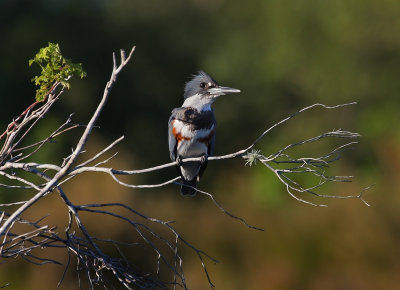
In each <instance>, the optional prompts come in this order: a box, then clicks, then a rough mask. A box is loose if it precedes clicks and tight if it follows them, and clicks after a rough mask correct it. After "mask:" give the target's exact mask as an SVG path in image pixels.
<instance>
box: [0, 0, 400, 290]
mask: <svg viewBox="0 0 400 290" xmlns="http://www.w3.org/2000/svg"><path fill="white" fill-rule="evenodd" d="M399 15H400V2H399V1H396V0H379V1H378V0H350V1H348V0H334V1H333V0H332V1H330V0H327V1H318V0H307V1H306V0H282V1H272V0H267V1H265V0H263V1H261V0H254V1H247V2H244V1H239V0H231V1H228V0H216V1H212V0H170V1H161V0H147V1H140V0H133V1H127V0H126V1H123V0H114V1H108V0H101V1H98V0H97V1H94V0H93V1H89V0H86V1H78V0H72V1H65V0H62V1H51V0H41V1H39V0H38V1H8V0H5V1H2V2H1V3H0V32H1V35H2V41H1V43H2V44H1V45H0V64H1V70H0V92H1V97H0V98H1V106H0V115H1V118H0V125H1V127H2V128H5V127H6V125H7V124H8V122H9V121H10V120H11V119H12V118H13V117H14V116H16V115H18V114H19V113H20V112H22V111H23V110H24V109H25V108H26V107H27V106H28V105H29V104H30V103H31V102H32V101H33V97H34V94H35V87H34V85H33V84H32V83H30V79H31V78H32V77H33V76H34V75H35V74H38V73H36V72H33V71H32V69H29V68H28V66H27V61H28V60H29V59H31V58H32V56H33V55H34V54H35V53H36V52H37V51H38V50H39V49H40V48H41V47H44V46H46V45H47V43H48V42H53V43H59V44H60V47H61V49H62V52H63V55H65V56H66V57H67V58H70V59H72V61H73V62H77V63H82V64H83V67H84V68H85V71H86V72H87V78H85V79H84V80H79V79H78V78H76V79H74V80H71V82H72V89H71V90H69V91H68V92H66V93H65V95H64V96H63V98H62V99H61V101H60V102H59V103H58V105H56V107H55V109H54V110H53V111H52V113H51V114H50V116H49V117H48V119H47V122H46V120H43V121H42V122H41V124H40V128H38V130H37V131H35V132H33V134H32V136H31V137H30V138H31V139H30V141H34V140H37V138H40V137H44V136H45V135H46V133H48V132H50V131H51V129H54V128H56V127H57V124H59V123H61V122H63V121H65V119H66V118H67V117H68V115H69V114H70V113H71V112H76V114H75V116H74V120H75V121H77V122H81V123H86V122H87V120H88V119H89V116H90V114H91V112H92V111H93V110H94V108H95V106H96V105H97V102H98V100H99V99H100V97H101V94H102V90H103V88H104V85H105V82H106V80H107V78H108V77H109V75H110V72H111V68H112V59H111V52H112V51H117V50H118V49H119V48H125V49H129V48H130V47H131V46H132V45H136V46H137V50H136V52H135V54H134V58H133V61H132V63H131V64H130V65H129V66H128V68H127V69H126V70H125V71H124V72H123V74H122V75H121V77H120V78H119V81H118V83H117V85H116V86H115V88H114V91H113V93H112V97H111V100H110V102H109V103H108V104H107V107H106V110H105V111H104V114H103V115H102V117H101V118H100V120H99V124H100V126H101V129H100V130H96V131H95V133H94V134H95V135H94V137H93V139H92V140H91V142H90V143H89V146H90V148H91V149H92V150H95V149H96V148H97V149H98V148H100V147H101V146H104V145H105V144H107V142H109V141H111V140H112V139H114V138H116V137H119V136H120V135H122V134H124V135H125V136H126V140H125V143H124V145H123V146H122V148H121V147H120V148H119V151H120V154H119V157H118V158H117V160H116V161H114V162H115V163H114V165H113V166H114V167H123V168H132V169H133V168H144V167H148V166H151V165H154V164H160V163H164V162H167V161H168V149H167V148H168V146H167V125H166V124H167V120H168V117H169V114H170V111H171V110H172V108H174V107H177V106H180V104H181V102H182V89H183V84H184V82H185V81H187V80H188V77H189V75H190V74H193V73H194V72H196V71H197V70H199V69H203V70H205V71H206V72H209V73H210V74H211V75H212V76H213V77H214V78H215V79H217V80H218V81H219V82H220V83H221V84H223V85H227V86H232V87H236V88H239V89H241V90H242V93H241V94H237V95H236V94H235V95H231V96H226V97H224V98H221V99H220V100H219V101H218V102H217V103H216V104H215V106H214V108H215V110H216V115H217V120H218V137H217V147H216V153H217V154H222V153H229V152H233V151H236V150H237V149H240V148H242V147H244V146H245V145H247V144H249V143H250V142H251V141H252V140H254V139H255V138H256V136H257V135H258V134H259V133H260V132H262V131H263V130H264V129H265V128H267V127H268V126H269V125H271V124H273V123H274V122H276V121H278V120H280V119H281V118H283V117H285V116H286V115H288V114H290V113H292V112H294V111H295V110H297V109H299V108H301V107H304V106H307V105H310V104H312V103H318V102H321V103H326V104H338V103H343V102H350V101H357V102H358V103H359V105H357V106H355V107H352V108H347V109H344V110H341V111H329V112H327V111H323V110H315V111H313V112H311V113H307V114H304V115H302V116H300V117H299V118H297V119H296V120H293V121H292V122H291V123H289V124H287V125H285V126H284V127H282V128H281V129H279V130H276V131H274V132H272V134H271V135H269V136H268V137H267V138H266V139H265V141H264V142H263V143H262V144H261V145H260V148H259V149H262V150H263V151H264V152H272V151H273V150H276V149H279V148H280V147H282V146H284V145H286V144H287V142H293V141H296V140H298V139H299V138H307V137H310V136H311V135H312V134H315V133H318V132H322V131H324V130H330V129H333V128H344V129H348V130H353V131H357V132H359V133H360V134H361V135H362V136H363V137H362V138H361V139H360V144H359V145H358V146H357V148H356V149H355V150H353V151H350V152H347V154H346V156H345V161H341V162H340V163H339V164H338V170H337V172H336V173H339V174H350V175H353V174H354V175H356V177H357V178H356V181H355V183H353V184H352V185H349V186H344V185H339V186H332V187H329V188H327V189H326V190H327V191H329V192H331V191H334V192H349V193H357V192H359V191H360V190H361V189H362V188H364V187H366V186H368V185H370V184H372V183H374V184H376V185H375V187H374V189H373V190H371V191H370V192H368V193H367V195H366V199H367V200H368V201H369V202H370V203H371V204H372V206H371V207H370V208H367V207H365V206H364V205H362V204H361V203H360V202H359V201H355V200H347V201H343V200H342V201H339V202H338V201H333V200H319V201H320V202H325V203H328V204H329V205H330V207H329V208H327V209H325V208H314V207H310V206H307V205H304V204H301V203H298V202H296V201H295V200H293V199H291V198H290V197H288V195H287V194H286V192H285V189H284V187H283V186H281V185H280V184H279V183H278V181H277V180H276V179H275V178H274V177H273V176H272V175H271V174H270V173H269V172H268V171H267V170H266V169H264V168H262V167H261V166H255V167H254V166H253V167H251V168H249V167H243V163H241V162H240V161H238V160H229V161H226V162H219V163H214V162H213V163H211V164H210V166H209V168H208V170H207V172H206V174H205V176H204V179H203V180H202V182H201V188H202V189H205V190H207V191H210V192H212V193H214V195H215V196H216V198H217V199H218V200H219V201H220V202H221V203H222V204H223V205H224V206H225V207H226V208H227V209H229V210H230V211H232V212H233V213H235V214H237V215H240V216H242V217H244V218H246V220H247V221H248V222H250V223H251V224H255V225H257V226H261V227H263V228H265V232H256V231H252V230H249V229H247V228H245V227H244V226H243V225H242V224H239V223H237V222H236V221H235V220H232V219H230V218H228V217H227V216H225V215H224V214H222V213H221V212H219V211H218V210H217V209H216V208H215V207H214V206H213V205H212V203H211V202H210V201H208V200H207V199H206V198H204V197H202V196H198V197H196V198H194V199H182V198H181V197H180V196H179V194H178V189H177V188H176V187H170V188H165V189H160V190H146V191H132V190H126V189H121V188H120V187H119V186H116V185H115V184H114V183H113V182H112V181H111V180H109V179H108V178H101V180H99V177H96V176H87V177H86V178H82V179H77V180H76V182H75V183H71V185H69V186H68V187H67V188H66V192H67V193H69V194H70V195H71V198H73V200H75V201H77V200H82V201H86V202H93V201H107V200H108V201H121V202H126V203H128V204H130V205H132V206H133V207H134V208H136V209H138V210H141V211H143V212H144V213H145V214H147V215H150V216H155V217H158V218H165V219H166V220H176V221H177V223H176V226H177V228H178V229H179V230H181V231H182V232H183V233H184V235H185V237H186V238H187V239H189V240H191V241H194V243H195V245H196V246H198V247H200V248H201V249H203V250H205V251H206V252H207V253H209V254H210V255H212V256H213V257H215V258H217V259H218V260H220V261H221V263H220V264H218V265H213V264H211V263H210V265H209V267H210V268H209V271H210V272H211V277H212V279H213V280H214V282H215V284H216V286H217V289H397V287H398V285H399V283H400V276H399V275H398V273H399V271H400V262H399V261H400V259H399V256H400V251H399V247H398V245H399V243H400V236H399V234H398V233H399V230H400V223H399V217H398V213H399V208H400V199H399V189H398V188H399V183H400V167H399V164H400V130H399V114H398V109H399V105H400V98H399V96H398V94H399V91H400V81H399V76H400V37H399V35H400V17H399ZM78 133H79V132H77V133H75V135H74V134H69V135H67V136H63V137H61V138H60V139H58V143H57V144H53V145H51V146H47V147H46V150H45V151H44V152H43V153H42V154H41V155H38V156H37V159H39V160H41V161H45V160H54V159H57V158H58V159H59V161H60V163H61V162H62V159H61V157H62V156H66V155H68V152H70V147H71V146H72V145H73V144H74V140H76V139H74V137H76V135H77V134H78ZM155 136H157V137H156V138H155ZM327 148H329V143H322V144H321V145H320V147H318V148H308V149H307V148H304V149H301V150H300V152H299V153H298V154H303V155H304V154H305V155H307V154H309V153H311V152H319V151H318V150H323V149H327ZM302 150H304V151H302ZM174 174H175V173H174V170H173V169H171V171H166V172H165V173H164V172H163V173H160V174H157V175H154V176H150V177H141V179H140V180H139V179H135V180H131V181H133V182H157V181H159V180H160V179H161V180H165V179H167V178H168V177H169V176H173V175H174ZM93 183H94V184H93ZM0 193H1V196H0V201H2V200H3V199H4V200H10V199H12V198H13V196H10V195H11V193H8V192H7V191H5V190H4V189H0ZM314 201H315V200H314ZM58 203H59V201H58V200H57V197H56V196H54V198H53V199H52V200H50V201H46V202H43V203H42V204H40V205H37V206H36V207H34V208H32V212H31V213H30V214H31V215H32V217H36V218H38V217H41V216H43V215H44V214H45V213H47V212H49V211H50V212H51V213H52V214H53V216H55V217H59V220H60V222H61V221H63V217H64V216H65V212H63V211H62V210H58V211H57V209H61V208H62V207H61V205H58ZM53 211H54V212H53ZM58 214H59V216H58ZM97 223H98V221H97ZM93 227H94V229H93V231H97V232H98V233H99V234H100V235H102V236H103V237H108V235H109V234H110V235H111V234H113V235H114V237H115V236H118V237H122V238H123V239H129V232H126V231H125V229H124V228H123V227H121V228H116V227H115V225H111V224H110V225H109V224H107V222H106V221H104V223H102V227H98V226H96V223H94V224H93ZM105 229H107V230H105ZM111 229H112V230H111ZM193 229H196V231H193ZM61 259H62V258H61ZM187 259H188V260H187V264H186V266H187V268H186V274H187V275H188V281H189V286H190V287H191V289H205V287H206V285H207V281H206V278H205V277H204V275H203V274H202V270H201V266H200V265H199V263H198V260H197V258H196V257H195V256H191V254H190V252H189V251H188V252H187ZM61 272H62V269H61V267H54V266H50V265H46V266H42V267H34V266H30V265H26V264H18V263H17V261H11V262H10V261H7V263H6V264H0V285H2V284H3V281H4V282H6V281H9V280H11V281H12V282H13V284H12V286H11V287H10V289H30V288H31V286H32V285H40V288H41V289H54V288H55V285H56V283H57V281H58V279H59V277H60V275H61ZM49 273H51V275H49ZM67 278H68V280H67V281H66V282H65V283H64V284H63V285H64V289H76V287H77V284H76V282H75V280H74V279H75V276H74V275H73V273H69V275H68V276H67ZM43 281H45V282H43ZM35 283H36V284H35ZM46 287H47V288H46Z"/></svg>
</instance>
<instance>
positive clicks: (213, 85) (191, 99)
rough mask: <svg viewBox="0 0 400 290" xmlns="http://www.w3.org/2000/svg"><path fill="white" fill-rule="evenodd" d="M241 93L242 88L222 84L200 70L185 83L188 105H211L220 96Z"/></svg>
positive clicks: (185, 95)
mask: <svg viewBox="0 0 400 290" xmlns="http://www.w3.org/2000/svg"><path fill="white" fill-rule="evenodd" d="M229 93H240V90H237V89H233V88H228V87H223V86H220V85H219V84H218V83H217V82H216V81H215V80H214V79H213V78H212V77H211V76H210V75H208V74H207V73H205V72H203V71H199V72H198V74H197V75H194V76H193V78H192V79H191V80H190V81H188V82H187V83H186V85H185V90H184V98H185V102H184V105H185V104H186V105H187V106H188V107H189V106H190V107H196V108H198V107H199V106H200V107H201V108H202V107H204V106H210V105H211V104H212V103H213V102H214V101H215V100H216V99H217V98H218V97H219V96H222V95H226V94H229Z"/></svg>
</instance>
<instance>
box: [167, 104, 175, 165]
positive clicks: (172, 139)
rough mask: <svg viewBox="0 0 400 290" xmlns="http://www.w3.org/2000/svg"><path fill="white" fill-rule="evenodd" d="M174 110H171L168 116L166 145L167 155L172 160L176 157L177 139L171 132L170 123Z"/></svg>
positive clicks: (173, 118) (173, 117)
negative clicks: (167, 147) (167, 148)
mask: <svg viewBox="0 0 400 290" xmlns="http://www.w3.org/2000/svg"><path fill="white" fill-rule="evenodd" d="M175 110H176V109H174V110H173V111H172V115H171V117H169V121H168V145H169V157H170V158H171V160H172V161H175V159H176V146H177V141H176V138H175V135H174V134H173V132H172V129H173V127H172V123H173V121H174V120H175V114H176V113H175Z"/></svg>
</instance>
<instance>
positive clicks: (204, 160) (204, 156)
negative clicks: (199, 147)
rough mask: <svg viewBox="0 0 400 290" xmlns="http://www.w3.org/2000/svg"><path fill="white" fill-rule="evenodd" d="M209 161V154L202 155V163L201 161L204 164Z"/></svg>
mask: <svg viewBox="0 0 400 290" xmlns="http://www.w3.org/2000/svg"><path fill="white" fill-rule="evenodd" d="M207 161H208V156H207V154H204V155H201V158H200V163H201V164H204V163H206V162H207Z"/></svg>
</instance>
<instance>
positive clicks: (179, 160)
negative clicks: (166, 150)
mask: <svg viewBox="0 0 400 290" xmlns="http://www.w3.org/2000/svg"><path fill="white" fill-rule="evenodd" d="M182 163H183V162H182V156H180V155H178V157H176V165H178V166H181V165H182Z"/></svg>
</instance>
